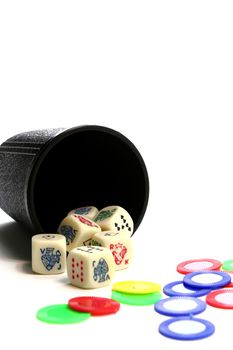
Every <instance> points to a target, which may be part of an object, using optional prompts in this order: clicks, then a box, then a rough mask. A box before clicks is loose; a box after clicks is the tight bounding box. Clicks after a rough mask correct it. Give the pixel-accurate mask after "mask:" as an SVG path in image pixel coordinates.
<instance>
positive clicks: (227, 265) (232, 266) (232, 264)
mask: <svg viewBox="0 0 233 350" xmlns="http://www.w3.org/2000/svg"><path fill="white" fill-rule="evenodd" d="M222 269H223V270H225V271H232V270H233V259H232V260H226V261H224V262H223V263H222Z"/></svg>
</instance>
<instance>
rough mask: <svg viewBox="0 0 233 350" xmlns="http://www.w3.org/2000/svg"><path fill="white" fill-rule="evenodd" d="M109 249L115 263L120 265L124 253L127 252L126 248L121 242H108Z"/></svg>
mask: <svg viewBox="0 0 233 350" xmlns="http://www.w3.org/2000/svg"><path fill="white" fill-rule="evenodd" d="M109 248H110V250H112V255H113V257H114V259H115V263H116V264H117V265H120V264H121V263H122V261H123V260H124V257H125V254H126V253H127V248H126V247H125V246H123V244H122V243H117V244H110V246H109Z"/></svg>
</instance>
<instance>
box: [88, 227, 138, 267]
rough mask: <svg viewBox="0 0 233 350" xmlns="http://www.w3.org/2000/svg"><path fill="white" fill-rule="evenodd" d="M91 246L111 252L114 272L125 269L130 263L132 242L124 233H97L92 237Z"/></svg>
mask: <svg viewBox="0 0 233 350" xmlns="http://www.w3.org/2000/svg"><path fill="white" fill-rule="evenodd" d="M92 245H96V246H101V247H105V248H108V249H109V250H110V251H111V253H112V255H113V258H114V262H115V270H123V269H126V268H127V267H129V265H130V263H131V261H132V256H133V242H132V239H131V238H130V237H128V235H126V234H125V233H124V232H123V233H122V232H113V231H103V232H98V233H96V234H95V235H94V236H93V237H92Z"/></svg>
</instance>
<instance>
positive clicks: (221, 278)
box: [184, 271, 231, 289]
mask: <svg viewBox="0 0 233 350" xmlns="http://www.w3.org/2000/svg"><path fill="white" fill-rule="evenodd" d="M230 282H231V277H230V276H229V275H228V274H227V273H225V272H223V271H200V272H192V273H189V274H188V275H186V276H184V286H185V287H187V288H194V289H202V288H209V289H218V288H221V287H224V286H226V285H227V284H229V283H230Z"/></svg>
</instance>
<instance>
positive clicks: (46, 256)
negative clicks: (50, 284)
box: [32, 233, 66, 275]
mask: <svg viewBox="0 0 233 350" xmlns="http://www.w3.org/2000/svg"><path fill="white" fill-rule="evenodd" d="M65 268H66V240H65V237H64V236H62V235H59V234H53V233H43V234H38V235H35V236H33V237H32V270H33V271H34V272H36V273H39V274H42V275H55V274H59V273H63V272H64V271H65Z"/></svg>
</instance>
